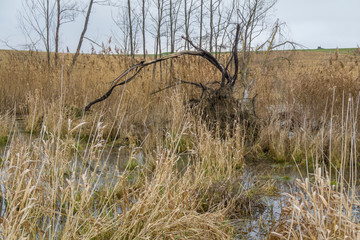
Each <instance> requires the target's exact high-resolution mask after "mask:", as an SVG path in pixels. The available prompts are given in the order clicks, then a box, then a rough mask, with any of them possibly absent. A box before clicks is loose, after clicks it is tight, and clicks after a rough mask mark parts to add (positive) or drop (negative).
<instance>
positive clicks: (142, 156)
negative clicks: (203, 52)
mask: <svg viewBox="0 0 360 240" xmlns="http://www.w3.org/2000/svg"><path fill="white" fill-rule="evenodd" d="M227 57H228V56H227V54H223V55H221V56H220V58H221V59H220V61H221V62H225V59H226V58H227ZM149 58H151V56H150V57H149ZM60 59H61V61H60V64H59V66H57V67H55V66H48V65H47V62H46V58H45V55H44V54H43V53H37V52H26V51H0V86H1V87H0V106H1V108H0V145H1V147H0V154H1V155H0V157H1V158H0V160H1V161H0V164H1V174H0V179H1V185H0V187H1V199H0V200H1V206H2V208H1V213H0V216H1V217H0V222H1V225H0V235H1V236H2V237H3V238H7V239H35V238H39V239H43V238H45V239H53V238H54V239H56V238H60V239H78V238H81V239H234V238H239V239H245V238H246V233H244V231H243V230H241V231H239V230H238V226H236V224H235V225H234V222H236V220H238V219H243V218H246V217H249V216H250V215H253V214H254V212H252V210H251V209H253V208H254V209H256V207H255V206H260V205H263V201H262V198H263V197H264V196H266V195H267V194H273V193H274V192H277V190H276V189H274V188H273V186H272V184H271V182H270V181H269V182H268V183H265V184H260V183H259V182H257V180H256V179H254V182H253V184H251V186H249V184H248V182H244V179H243V178H242V176H243V173H244V171H246V165H247V164H248V163H250V162H252V161H255V160H256V161H265V160H267V161H273V162H276V163H280V164H287V163H295V164H296V165H297V166H298V167H299V168H301V169H305V170H306V172H307V174H306V176H304V177H303V178H302V179H299V180H297V181H296V183H295V184H296V185H297V187H298V189H299V191H298V192H294V193H287V198H286V206H285V207H284V208H283V210H282V212H281V216H280V217H279V218H278V221H276V222H275V223H274V224H273V225H271V226H266V229H268V230H267V238H269V239H346V236H347V238H348V239H358V238H359V237H360V236H359V228H360V225H359V224H358V219H357V217H358V216H357V215H356V213H355V212H354V209H355V207H356V206H358V205H359V199H358V195H357V192H356V191H357V190H356V188H357V177H358V176H357V161H358V156H359V155H358V154H359V146H358V143H359V140H360V137H359V134H358V127H359V122H358V115H359V112H358V107H359V91H360V63H359V60H360V56H359V54H358V53H357V52H355V51H354V52H353V51H352V50H351V51H350V52H349V50H339V51H334V52H333V51H330V50H324V51H323V50H314V51H277V52H273V53H271V54H270V55H268V56H266V61H264V59H265V56H264V53H257V54H254V56H253V61H252V64H251V66H250V70H249V78H251V79H255V83H254V85H253V87H252V88H251V92H250V95H251V96H255V95H257V97H256V101H255V102H254V104H255V110H256V118H252V120H251V121H254V124H256V126H257V127H256V130H254V129H252V130H251V129H250V127H249V126H250V125H249V122H248V121H249V119H245V121H235V122H232V123H229V125H228V126H227V127H225V128H223V129H217V128H216V127H213V128H211V127H209V124H208V123H207V121H206V119H204V118H202V117H199V116H200V114H199V113H198V112H197V111H194V110H191V108H190V107H189V104H188V103H189V102H191V101H190V100H191V99H199V98H200V95H201V90H199V89H198V88H194V87H193V86H190V85H179V86H176V87H172V88H169V89H167V90H164V91H161V92H158V93H156V94H152V93H154V92H156V91H158V90H159V89H162V88H165V87H167V86H169V85H171V84H172V83H174V82H175V81H178V80H179V79H181V80H184V81H193V82H198V83H202V84H205V83H211V82H213V81H214V80H219V79H221V75H220V74H219V72H218V71H217V70H216V69H214V68H213V67H212V66H210V65H209V63H208V62H207V61H205V60H202V59H199V58H196V57H190V56H187V57H182V58H178V59H175V60H173V62H172V63H170V62H163V63H162V64H161V65H160V64H159V65H157V67H156V69H154V68H153V67H149V68H146V69H144V71H143V72H141V73H140V74H139V75H138V76H137V77H136V79H135V80H133V81H132V82H131V83H129V84H126V85H124V86H123V87H120V88H117V89H116V90H115V91H114V93H113V94H112V95H111V96H110V97H109V98H108V99H107V100H105V101H103V102H101V103H99V104H97V105H94V106H93V107H92V109H91V111H90V112H86V113H85V112H84V106H86V104H87V103H89V102H90V101H92V100H94V99H96V98H98V97H100V96H102V95H103V94H104V93H105V92H106V91H107V90H108V88H109V86H110V83H111V81H112V80H113V79H115V78H116V77H117V76H118V75H119V74H120V73H122V72H123V71H125V70H126V69H127V68H128V67H130V65H131V60H130V58H128V57H126V56H120V55H114V54H110V53H109V54H106V53H105V54H93V55H91V54H84V55H80V56H79V60H78V63H77V64H76V66H75V69H74V70H73V72H72V73H71V75H69V74H67V69H68V67H69V65H70V62H71V54H63V55H61V57H60ZM135 60H136V61H140V60H141V58H140V57H138V58H136V59H135ZM171 64H172V65H171ZM170 69H172V71H171V72H170ZM233 96H234V97H235V98H236V99H238V101H241V100H242V98H243V96H242V85H241V82H240V81H239V82H238V85H236V87H235V91H234V92H233ZM243 120H244V119H243ZM247 120H248V121H247ZM114 151H115V152H116V153H117V155H116V157H111V158H110V153H111V152H114ZM120 152H124V153H125V154H121V153H120ZM114 162H115V163H114ZM118 165H123V166H124V167H123V168H118V167H117V166H118ZM260 220H261V219H260ZM258 222H259V224H260V225H261V221H258ZM260 225H259V227H264V226H260Z"/></svg>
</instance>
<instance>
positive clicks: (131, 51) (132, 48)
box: [127, 0, 135, 65]
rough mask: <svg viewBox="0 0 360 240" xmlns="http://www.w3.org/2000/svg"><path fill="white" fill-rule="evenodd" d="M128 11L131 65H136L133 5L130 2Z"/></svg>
mask: <svg viewBox="0 0 360 240" xmlns="http://www.w3.org/2000/svg"><path fill="white" fill-rule="evenodd" d="M127 9H128V19H129V34H130V35H129V37H130V55H131V63H132V64H133V65H134V57H135V55H134V43H133V25H132V19H131V12H132V10H131V4H130V0H128V1H127Z"/></svg>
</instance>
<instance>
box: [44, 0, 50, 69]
mask: <svg viewBox="0 0 360 240" xmlns="http://www.w3.org/2000/svg"><path fill="white" fill-rule="evenodd" d="M49 8H50V3H49V0H47V1H46V17H45V19H46V53H47V63H48V66H50V12H49V10H50V9H49Z"/></svg>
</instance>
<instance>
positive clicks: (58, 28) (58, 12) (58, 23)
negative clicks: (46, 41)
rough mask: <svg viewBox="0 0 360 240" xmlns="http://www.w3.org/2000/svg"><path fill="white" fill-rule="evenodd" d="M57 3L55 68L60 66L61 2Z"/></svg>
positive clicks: (57, 0)
mask: <svg viewBox="0 0 360 240" xmlns="http://www.w3.org/2000/svg"><path fill="white" fill-rule="evenodd" d="M56 3H57V20H56V33H55V67H56V66H57V64H58V58H59V31H60V15H61V6H60V0H56Z"/></svg>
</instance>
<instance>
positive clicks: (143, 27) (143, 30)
mask: <svg viewBox="0 0 360 240" xmlns="http://www.w3.org/2000/svg"><path fill="white" fill-rule="evenodd" d="M142 37H143V54H144V59H146V46H145V43H146V41H145V0H142Z"/></svg>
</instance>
